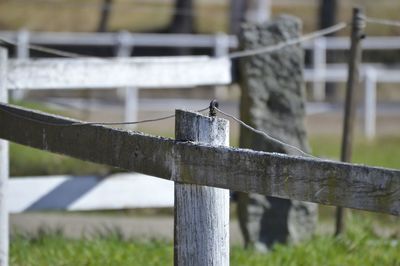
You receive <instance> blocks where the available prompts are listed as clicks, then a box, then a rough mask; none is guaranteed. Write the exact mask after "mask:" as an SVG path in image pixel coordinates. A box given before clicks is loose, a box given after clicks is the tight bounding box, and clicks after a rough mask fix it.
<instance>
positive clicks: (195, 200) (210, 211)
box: [174, 110, 229, 266]
mask: <svg viewBox="0 0 400 266" xmlns="http://www.w3.org/2000/svg"><path fill="white" fill-rule="evenodd" d="M175 121H176V125H175V130H176V132H175V135H176V139H177V140H180V141H196V142H202V143H207V144H211V145H223V146H228V145H229V126H228V121H227V120H224V119H220V118H209V117H205V116H202V115H198V114H195V113H191V112H185V111H180V110H177V111H176V120H175ZM174 236H175V237H174V241H175V243H174V251H175V254H174V258H175V261H174V262H175V265H179V266H180V265H192V266H200V265H218V266H224V265H229V190H227V189H220V188H213V187H206V186H199V185H193V184H181V183H175V227H174Z"/></svg>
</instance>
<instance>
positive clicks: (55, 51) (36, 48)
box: [0, 37, 99, 58]
mask: <svg viewBox="0 0 400 266" xmlns="http://www.w3.org/2000/svg"><path fill="white" fill-rule="evenodd" d="M0 41H1V42H3V43H5V44H9V45H12V46H18V43H17V42H14V41H11V40H8V39H6V38H3V37H0ZM27 46H28V48H29V50H34V51H38V52H42V53H46V54H51V55H58V56H61V57H67V58H99V57H93V56H88V55H82V54H77V53H72V52H66V51H62V50H58V49H53V48H48V47H44V46H39V45H34V44H28V45H27Z"/></svg>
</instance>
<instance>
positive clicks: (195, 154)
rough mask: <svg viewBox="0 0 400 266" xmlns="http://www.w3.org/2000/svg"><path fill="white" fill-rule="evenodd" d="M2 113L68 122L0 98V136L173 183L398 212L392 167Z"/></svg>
mask: <svg viewBox="0 0 400 266" xmlns="http://www.w3.org/2000/svg"><path fill="white" fill-rule="evenodd" d="M4 110H8V112H4ZM9 112H13V113H18V114H20V115H22V116H28V117H31V118H35V119H38V120H42V121H51V122H58V123H74V122H76V121H75V120H72V119H67V118H62V117H59V116H54V115H49V114H45V113H41V112H36V111H31V110H28V109H24V108H20V107H15V106H12V105H6V104H0V123H1V124H2V125H3V126H4V130H2V131H1V132H0V137H1V138H4V139H7V140H10V141H13V142H17V143H20V144H22V145H28V146H31V147H35V148H39V149H45V150H47V151H51V152H55V153H61V154H65V155H69V156H72V157H75V158H79V159H83V160H88V161H92V162H96V163H102V164H107V165H110V166H114V167H119V168H123V169H126V170H129V171H136V172H139V173H143V174H147V175H152V176H157V177H160V178H164V179H167V180H172V181H175V182H182V183H191V184H198V185H206V186H214V187H219V188H226V189H231V190H236V191H243V192H254V193H259V194H264V195H270V196H274V197H282V198H291V199H296V200H301V201H311V202H316V203H321V204H328V205H339V206H343V207H348V208H356V209H362V210H369V211H379V212H385V213H390V214H394V215H400V171H398V170H391V169H384V168H376V167H367V166H361V165H352V164H346V163H340V162H333V161H327V160H315V159H309V158H304V157H296V156H288V155H282V154H276V153H268V152H258V151H252V150H246V149H236V148H229V147H213V146H209V145H204V144H199V143H191V142H179V141H175V140H172V139H167V138H161V137H153V136H149V135H143V134H142V133H140V132H132V131H126V130H119V129H112V128H108V127H104V126H97V125H87V126H82V127H67V128H65V127H54V126H49V125H44V124H41V123H38V122H33V121H26V120H22V119H16V118H15V117H14V116H12V115H10V113H9ZM61 136H62V139H63V141H62V142H60V138H61ZM77 136H78V137H77ZM71 143H73V144H72V145H71ZM99 143H101V145H99ZM205 173H207V174H205ZM332 195H335V196H332Z"/></svg>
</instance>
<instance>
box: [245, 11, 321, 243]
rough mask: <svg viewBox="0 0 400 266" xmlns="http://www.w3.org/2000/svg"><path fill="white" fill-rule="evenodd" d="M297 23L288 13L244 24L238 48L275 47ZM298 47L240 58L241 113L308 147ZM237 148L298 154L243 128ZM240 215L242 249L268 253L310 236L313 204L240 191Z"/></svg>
mask: <svg viewBox="0 0 400 266" xmlns="http://www.w3.org/2000/svg"><path fill="white" fill-rule="evenodd" d="M300 33H301V22H300V21H299V19H297V18H295V17H291V16H287V15H283V16H280V17H278V18H276V19H274V20H272V21H270V22H267V23H263V24H244V25H243V31H242V34H241V37H240V41H241V46H242V47H241V48H242V49H245V50H247V49H255V48H260V47H264V46H270V45H274V44H276V43H280V42H284V41H286V40H289V39H293V38H296V37H299V36H300ZM303 53H304V52H303V49H302V47H301V45H292V46H288V47H285V48H283V49H280V50H278V51H275V52H272V53H264V54H260V55H256V56H250V57H245V58H242V59H240V80H241V81H240V82H241V88H242V97H241V106H240V116H241V119H242V120H244V121H245V122H246V123H248V124H250V125H251V126H252V127H255V128H257V129H259V130H263V131H265V132H267V133H268V134H270V135H271V136H273V137H275V138H277V139H280V140H282V141H284V142H286V143H289V144H291V145H294V146H297V147H299V148H300V149H302V150H303V151H306V152H307V151H309V146H308V143H307V136H306V131H305V125H304V115H305V91H304V81H303V76H302V72H303V64H304V63H303V62H304V55H303ZM240 146H241V147H243V148H251V149H255V150H260V151H271V152H280V153H287V154H293V155H300V154H298V152H296V151H295V150H293V149H290V148H287V147H285V146H282V145H280V144H276V143H273V142H271V141H269V140H268V139H266V138H265V137H264V136H261V135H258V134H256V133H254V132H252V131H250V130H248V129H246V128H243V127H242V128H241V131H240ZM238 199H239V200H238V213H239V221H240V226H241V229H242V232H243V236H244V240H245V245H246V247H253V248H255V249H257V250H259V251H267V250H268V249H269V248H270V247H271V246H272V245H273V244H274V243H287V242H299V241H301V240H303V239H306V238H308V237H310V236H311V235H312V233H313V232H314V229H315V226H316V223H317V206H316V205H315V204H311V203H304V202H299V201H293V200H288V199H279V198H273V197H266V196H264V195H259V194H253V193H250V194H246V193H239V196H238Z"/></svg>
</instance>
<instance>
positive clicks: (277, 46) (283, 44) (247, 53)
mask: <svg viewBox="0 0 400 266" xmlns="http://www.w3.org/2000/svg"><path fill="white" fill-rule="evenodd" d="M346 27H347V23H345V22H341V23H338V24H336V25H333V26H331V27H328V28H325V29H322V30H318V31H314V32H311V33H308V34H305V35H303V36H301V37H298V38H294V39H290V40H287V41H285V42H280V43H277V44H275V45H271V46H266V47H261V48H256V49H253V50H244V51H238V52H233V53H231V54H229V55H228V56H229V58H239V57H247V56H253V55H258V54H264V53H270V52H273V51H276V50H280V49H282V48H285V47H287V46H291V45H295V44H299V43H302V42H305V41H308V40H311V39H315V38H318V37H321V36H324V35H327V34H331V33H334V32H337V31H340V30H342V29H344V28H346Z"/></svg>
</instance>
